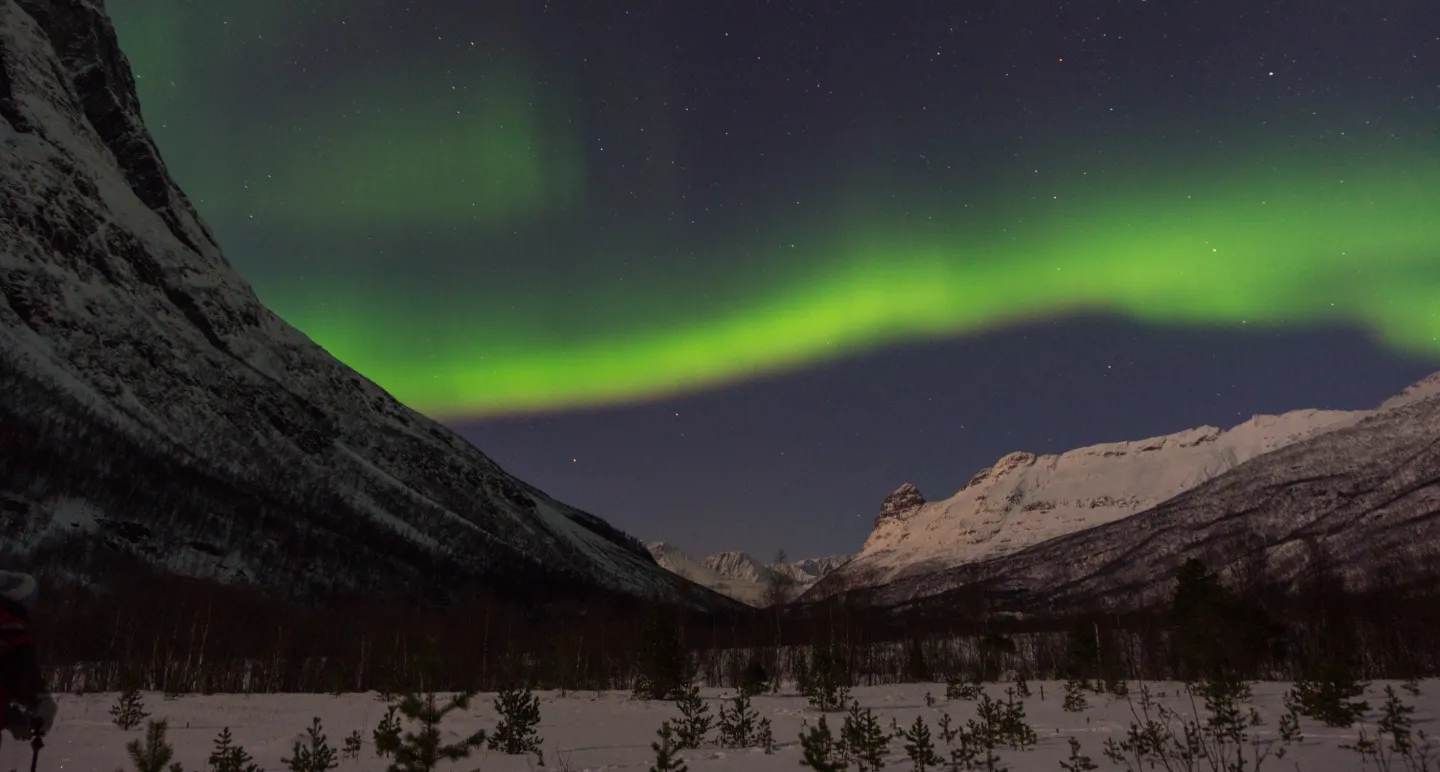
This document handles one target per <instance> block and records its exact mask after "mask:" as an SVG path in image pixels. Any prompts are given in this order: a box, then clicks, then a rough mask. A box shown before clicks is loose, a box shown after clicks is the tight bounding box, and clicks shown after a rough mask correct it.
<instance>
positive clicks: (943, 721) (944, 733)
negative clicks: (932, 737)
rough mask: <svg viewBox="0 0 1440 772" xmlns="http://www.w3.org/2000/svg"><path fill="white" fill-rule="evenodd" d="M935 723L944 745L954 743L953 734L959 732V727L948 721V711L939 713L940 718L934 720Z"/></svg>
mask: <svg viewBox="0 0 1440 772" xmlns="http://www.w3.org/2000/svg"><path fill="white" fill-rule="evenodd" d="M935 725H936V726H937V727H939V728H940V739H941V740H944V741H945V744H946V745H950V744H952V743H954V742H955V736H956V735H958V734H960V730H959V728H958V727H956V726H955V725H954V724H952V723H950V714H949V713H941V714H940V720H939V721H937V722H935Z"/></svg>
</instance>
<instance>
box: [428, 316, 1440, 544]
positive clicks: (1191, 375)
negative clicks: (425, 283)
mask: <svg viewBox="0 0 1440 772" xmlns="http://www.w3.org/2000/svg"><path fill="white" fill-rule="evenodd" d="M1436 369H1440V365H1437V364H1436V363H1424V362H1418V361H1415V360H1411V359H1405V358H1401V357H1397V356H1395V355H1393V354H1389V353H1387V352H1386V351H1385V350H1384V349H1382V348H1381V347H1379V346H1377V345H1375V344H1374V343H1373V342H1372V341H1370V340H1369V339H1368V338H1367V337H1366V336H1364V335H1361V334H1358V333H1355V332H1353V331H1344V330H1325V331H1310V332H1299V331H1283V332H1265V333H1239V332H1231V331H1203V330H1195V329H1175V330H1167V329H1158V328H1153V327H1144V326H1140V325H1135V324H1129V323H1123V322H1117V321H1108V320H1093V319H1090V320H1069V321H1064V322H1055V323H1043V324H1037V325H1030V326H1026V327H1022V328H1017V329H1012V330H1007V331H1003V332H996V333H991V334H988V335H983V336H979V337H976V338H971V339H968V340H958V341H954V342H948V343H937V344H930V345H914V346H904V347H899V348H895V349H893V350H889V351H885V352H881V353H877V354H874V355H871V356H865V357H861V358H858V359H855V360H852V361H848V362H844V363H842V364H838V365H834V366H831V367H825V368H821V369H816V370H812V371H810V372H806V373H803V374H799V375H793V376H788V377H779V378H771V379H764V380H758V381H754V382H752V383H748V384H745V385H742V386H737V387H732V388H726V389H721V390H718V391H714V392H711V393H707V394H701V395H697V396H693V397H690V398H688V399H683V400H675V401H669V402H665V403H662V404H656V405H649V406H645V407H636V408H628V409H620V410H603V411H593V412H588V413H575V414H562V415H552V416H546V417H540V418H533V419H523V420H522V419H514V420H504V421H491V422H485V423H479V424H472V425H465V424H459V425H455V428H456V429H458V430H459V431H460V432H461V433H462V434H463V435H464V436H465V437H467V438H469V439H470V440H472V441H474V442H475V444H476V445H477V446H479V447H480V448H482V449H484V450H485V452H486V453H488V454H490V456H491V457H493V458H495V459H496V460H497V461H498V462H499V463H500V464H501V465H503V466H504V467H505V468H507V469H508V470H510V471H511V472H514V473H516V474H518V475H519V476H520V477H521V478H522V479H525V480H528V481H530V482H532V483H534V484H536V485H539V486H541V487H542V488H543V489H544V490H546V491H547V492H548V493H550V494H552V495H554V496H556V497H558V498H560V499H561V500H563V501H566V502H568V503H571V504H574V505H576V506H579V507H582V508H584V509H587V510H589V511H592V512H595V513H597V514H599V515H601V516H603V517H605V518H607V519H608V520H610V521H611V522H613V523H615V524H616V525H617V526H619V527H621V528H623V529H625V530H627V531H629V532H631V533H633V534H636V535H637V536H639V537H640V538H642V539H645V540H647V541H649V540H660V541H668V542H671V543H674V544H676V545H679V546H680V547H681V548H683V549H685V550H687V551H690V552H692V553H693V554H695V555H696V556H697V557H699V556H703V555H705V554H708V553H710V552H715V551H719V550H725V549H739V550H745V551H747V552H750V553H751V554H752V555H756V556H757V557H761V558H767V559H768V558H769V557H770V556H771V555H773V553H774V552H775V550H776V549H777V548H780V547H784V548H785V549H786V550H787V551H788V552H789V554H790V555H791V556H792V557H797V558H798V557H817V556H820V555H825V554H833V553H843V552H852V551H855V550H857V549H859V547H860V545H861V544H862V543H863V542H864V540H865V537H866V536H867V535H868V534H869V531H870V527H871V526H872V524H873V522H874V517H875V514H876V513H877V512H878V511H879V508H880V501H881V499H883V498H884V496H885V494H887V493H889V492H890V491H892V490H894V489H895V488H897V487H899V486H900V484H901V483H904V482H913V483H915V484H916V485H918V486H919V487H920V490H921V492H922V493H924V494H925V496H926V498H928V499H932V500H934V499H938V498H943V497H946V496H949V495H950V494H952V493H954V492H955V491H956V490H958V489H959V488H960V487H961V486H963V485H964V484H965V483H966V482H967V481H968V480H969V479H970V477H971V476H972V475H973V474H974V473H975V472H978V471H979V470H980V469H982V468H984V467H986V466H989V465H990V464H991V463H993V462H994V461H995V460H996V459H998V458H999V457H1000V456H1002V455H1004V454H1005V453H1008V452H1010V451H1014V450H1026V451H1030V452H1034V453H1055V452H1063V451H1065V450H1068V449H1070V448H1074V447H1078V446H1081V445H1090V444H1094V443H1097V442H1111V441H1117V440H1130V439H1141V438H1144V437H1148V436H1152V435H1156V434H1167V433H1170V432H1174V431H1179V430H1181V429H1187V428H1190V427H1194V426H1200V425H1203V424H1210V425H1215V426H1221V427H1229V426H1232V425H1234V424H1237V423H1240V422H1242V421H1244V420H1246V419H1248V418H1250V416H1252V415H1254V414H1257V413H1277V412H1284V411H1286V410H1292V409H1299V408H1307V407H1318V408H1333V409H1364V408H1369V407H1373V406H1375V405H1376V404H1378V403H1379V402H1381V401H1383V400H1384V399H1385V398H1386V397H1388V396H1390V395H1391V394H1393V393H1394V392H1397V391H1399V390H1400V389H1402V388H1404V387H1405V386H1407V385H1409V384H1410V383H1412V382H1414V381H1417V380H1419V379H1420V378H1422V377H1424V376H1425V375H1428V374H1429V373H1430V372H1433V371H1434V370H1436ZM572 459H574V460H573V461H572Z"/></svg>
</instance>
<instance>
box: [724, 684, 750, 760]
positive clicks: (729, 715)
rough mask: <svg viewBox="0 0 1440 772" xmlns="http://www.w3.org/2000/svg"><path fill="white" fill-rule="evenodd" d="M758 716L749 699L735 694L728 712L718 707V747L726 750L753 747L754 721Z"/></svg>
mask: <svg viewBox="0 0 1440 772" xmlns="http://www.w3.org/2000/svg"><path fill="white" fill-rule="evenodd" d="M758 718H759V714H757V713H756V712H755V709H754V708H753V707H751V706H750V698H749V697H747V696H745V695H744V694H737V695H735V697H734V698H733V699H731V700H730V710H728V711H727V710H726V709H725V706H724V705H721V706H720V725H719V729H720V745H722V746H724V747H726V748H750V747H754V740H755V729H756V721H757V720H758Z"/></svg>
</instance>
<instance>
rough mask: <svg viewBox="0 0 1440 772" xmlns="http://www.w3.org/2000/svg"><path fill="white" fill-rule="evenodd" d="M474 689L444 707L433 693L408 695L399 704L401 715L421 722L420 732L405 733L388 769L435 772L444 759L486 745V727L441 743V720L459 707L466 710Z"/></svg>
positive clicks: (457, 757)
mask: <svg viewBox="0 0 1440 772" xmlns="http://www.w3.org/2000/svg"><path fill="white" fill-rule="evenodd" d="M474 698H475V693H474V692H462V693H460V694H457V695H455V696H454V697H451V698H450V700H449V701H448V702H446V703H445V705H444V706H443V707H442V706H441V705H440V704H439V700H438V698H437V697H436V695H435V694H434V693H433V692H430V693H427V694H425V695H423V696H421V695H416V694H407V695H405V696H404V697H403V698H401V700H400V703H399V704H398V705H397V706H396V707H397V708H398V709H399V711H400V715H402V716H404V717H405V718H406V719H408V720H410V721H413V722H415V723H416V724H418V725H419V730H418V731H413V732H406V733H405V734H404V736H403V737H401V738H400V741H399V743H398V746H397V747H396V748H395V749H394V753H395V761H393V762H392V763H391V764H390V766H389V767H388V768H387V772H434V770H435V768H436V766H438V765H439V763H440V762H441V761H459V760H461V759H465V758H469V757H470V754H471V753H472V752H473V751H474V750H475V749H476V748H478V747H480V746H481V745H484V744H485V730H484V729H481V730H478V731H476V732H475V733H474V734H472V735H470V736H468V737H465V738H462V739H461V740H459V741H458V742H453V743H450V744H449V745H441V744H440V722H442V721H444V720H445V717H446V716H447V715H449V714H450V713H452V712H454V711H457V710H462V711H463V710H467V709H469V707H470V701H471V700H472V699H474Z"/></svg>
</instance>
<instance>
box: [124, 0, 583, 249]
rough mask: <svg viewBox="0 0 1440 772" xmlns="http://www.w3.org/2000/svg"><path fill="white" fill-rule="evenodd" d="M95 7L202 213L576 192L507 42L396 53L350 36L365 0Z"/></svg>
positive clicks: (497, 216)
mask: <svg viewBox="0 0 1440 772" xmlns="http://www.w3.org/2000/svg"><path fill="white" fill-rule="evenodd" d="M497 8H498V7H497ZM109 10H110V12H111V13H112V14H113V15H114V19H115V26H116V33H117V36H118V37H119V39H120V42H121V45H122V46H123V48H124V50H125V52H126V55H127V57H128V58H129V60H130V63H131V66H132V68H133V70H134V72H135V74H136V88H137V91H138V93H139V95H140V100H141V105H142V110H143V112H144V115H145V118H146V123H147V126H148V127H149V128H150V130H151V132H152V133H153V134H154V135H155V137H156V140H157V142H158V144H159V145H160V147H161V148H162V150H163V152H164V153H165V156H166V159H167V162H169V165H170V166H171V167H172V170H173V171H175V172H176V177H177V179H179V181H180V182H181V185H182V187H184V188H185V190H186V191H187V193H188V194H189V196H190V197H191V198H192V199H193V200H194V201H195V202H196V205H197V207H198V208H199V210H200V212H201V213H202V214H203V215H204V216H205V217H206V218H209V219H212V220H215V221H230V222H261V223H264V224H265V225H266V226H267V227H270V228H273V229H283V230H288V231H292V232H320V233H326V232H333V231H334V230H335V229H338V228H347V229H348V228H353V227H355V226H361V225H363V226H366V227H370V228H387V229H390V230H391V231H392V232H398V231H404V230H409V231H411V232H424V231H425V230H427V229H436V228H447V229H452V228H456V227H461V226H469V227H475V226H476V225H480V226H484V225H490V224H494V223H497V222H503V223H506V224H514V223H516V222H517V221H519V220H522V219H524V218H530V217H535V216H539V215H544V214H547V213H551V212H555V211H559V210H564V209H566V208H567V207H570V206H572V205H575V204H577V203H580V202H581V200H582V196H583V193H584V183H585V179H584V165H583V145H582V141H581V139H580V138H579V136H578V133H577V131H576V128H575V126H574V125H573V124H572V122H571V120H570V118H569V117H568V116H567V115H566V114H565V112H564V110H563V109H561V108H560V107H558V106H557V105H556V104H555V103H554V102H552V101H547V99H546V97H547V96H548V95H546V94H542V93H539V90H538V89H537V88H536V86H535V82H534V78H533V77H532V76H531V75H530V73H529V72H528V71H527V68H526V65H525V63H524V57H523V55H521V54H519V53H515V50H516V49H518V48H520V46H519V44H518V42H517V41H514V40H510V41H509V43H510V45H509V46H508V48H509V49H510V51H511V53H509V54H506V55H500V54H492V53H491V51H490V48H491V47H489V46H474V48H473V49H461V50H458V51H457V50H455V49H456V47H455V46H451V47H450V48H448V49H437V50H436V52H435V53H434V54H433V55H432V56H427V57H425V58H423V59H421V60H418V61H414V60H409V59H406V58H405V55H406V54H407V53H408V52H406V51H404V50H403V47H398V46H396V47H393V48H392V47H391V46H389V45H387V43H388V41H383V40H381V41H375V40H368V39H366V38H363V37H359V35H361V33H360V32H359V30H360V29H362V28H381V29H383V28H385V27H386V26H388V22H387V21H386V16H385V15H386V14H387V13H389V12H390V11H391V10H393V9H391V8H387V4H386V3H384V2H382V0H315V1H314V2H303V3H300V2H292V1H291V0H246V2H235V1H234V0H231V1H229V2H225V1H223V0H222V1H218V2H195V1H194V0H113V1H112V2H111V3H110V8H109ZM502 10H503V9H502ZM496 13H497V14H500V15H502V16H503V13H501V11H500V10H497V11H496ZM366 17H370V18H366ZM497 18H498V17H497ZM342 27H343V28H344V29H343V30H342V29H341V28H342ZM337 30H339V31H337ZM321 34H323V35H328V36H330V37H333V38H335V40H336V42H335V45H337V46H342V47H343V46H350V47H359V48H364V49H365V50H366V51H367V52H368V56H367V57H352V59H350V60H344V59H343V58H342V57H339V56H336V57H331V56H329V55H327V54H326V53H325V52H324V51H323V50H317V48H316V46H315V45H314V41H313V39H312V38H314V37H315V36H316V35H321ZM496 34H499V33H496ZM509 37H513V36H509ZM482 39H483V38H482ZM472 46H473V44H472ZM337 60H343V61H346V62H347V65H349V66H347V67H343V68H342V67H338V66H335V65H334V64H333V62H334V61H337ZM351 61H369V64H368V65H367V66H366V67H361V66H360V65H355V64H350V62H351ZM367 67H368V69H367ZM277 80H283V81H285V82H286V87H284V88H274V87H273V83H274V82H275V81H277ZM257 83H259V84H261V85H258V86H257ZM257 94H263V96H257ZM266 98H268V101H266ZM237 104H238V105H244V106H245V107H244V108H243V109H237V108H236V105H237ZM257 104H263V107H261V108H258V109H257V108H256V105H257Z"/></svg>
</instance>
